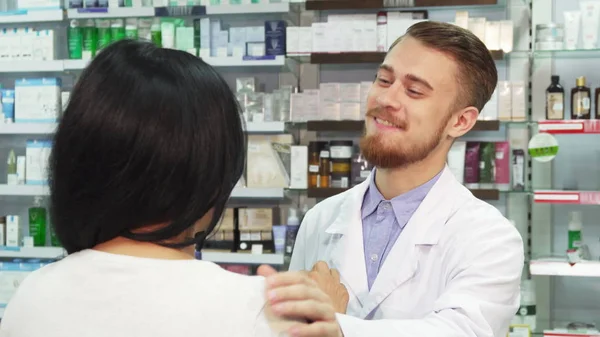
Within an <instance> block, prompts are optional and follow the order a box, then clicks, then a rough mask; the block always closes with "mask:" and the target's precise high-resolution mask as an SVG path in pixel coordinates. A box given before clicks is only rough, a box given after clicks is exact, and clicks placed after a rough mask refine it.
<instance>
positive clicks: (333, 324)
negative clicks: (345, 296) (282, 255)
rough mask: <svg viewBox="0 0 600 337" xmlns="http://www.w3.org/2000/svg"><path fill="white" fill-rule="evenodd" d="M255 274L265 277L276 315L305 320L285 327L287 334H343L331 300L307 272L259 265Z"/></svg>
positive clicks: (332, 336)
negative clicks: (286, 270)
mask: <svg viewBox="0 0 600 337" xmlns="http://www.w3.org/2000/svg"><path fill="white" fill-rule="evenodd" d="M258 275H261V276H264V277H266V284H267V299H268V301H269V304H270V306H271V311H272V312H273V313H274V314H275V315H277V316H281V317H286V318H289V319H300V320H303V321H305V322H306V323H297V324H293V325H292V326H291V327H290V328H289V329H288V333H289V335H290V336H292V337H342V336H343V335H342V331H341V329H340V326H339V325H338V323H337V320H336V317H335V313H336V310H335V308H334V305H333V302H332V300H331V299H330V298H329V296H327V295H326V294H325V293H324V292H323V291H322V290H321V289H320V288H319V286H318V285H317V282H315V281H314V280H313V279H311V277H310V276H309V273H308V272H284V273H278V272H277V271H276V270H275V269H273V268H271V267H269V266H260V268H259V269H258Z"/></svg>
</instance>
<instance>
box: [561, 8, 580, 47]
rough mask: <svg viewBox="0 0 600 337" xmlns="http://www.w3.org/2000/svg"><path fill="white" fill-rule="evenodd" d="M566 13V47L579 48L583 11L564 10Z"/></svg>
mask: <svg viewBox="0 0 600 337" xmlns="http://www.w3.org/2000/svg"><path fill="white" fill-rule="evenodd" d="M564 15H565V48H566V49H570V50H573V49H577V44H578V42H579V26H580V25H581V12H580V11H570V12H564Z"/></svg>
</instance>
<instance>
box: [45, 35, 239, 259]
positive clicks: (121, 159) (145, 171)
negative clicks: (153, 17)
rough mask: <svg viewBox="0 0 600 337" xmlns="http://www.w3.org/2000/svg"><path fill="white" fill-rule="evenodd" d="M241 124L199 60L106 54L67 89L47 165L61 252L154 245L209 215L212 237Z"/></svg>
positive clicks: (152, 52) (118, 48)
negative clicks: (122, 241) (114, 243)
mask: <svg viewBox="0 0 600 337" xmlns="http://www.w3.org/2000/svg"><path fill="white" fill-rule="evenodd" d="M242 123H243V122H242V119H241V114H240V108H239V104H238V102H237V100H236V97H235V95H234V93H233V92H232V91H231V89H230V88H229V87H228V85H227V83H226V82H225V81H224V80H223V79H222V77H221V76H219V74H218V73H217V72H216V71H215V70H214V69H213V68H212V67H211V66H209V65H208V64H206V63H205V62H203V61H202V60H201V59H199V58H197V57H195V56H193V55H190V54H188V53H186V52H182V51H177V50H171V49H163V48H159V47H157V46H155V45H153V44H151V43H150V42H141V41H130V40H124V41H120V42H116V43H114V44H112V45H110V46H108V47H106V48H105V49H104V50H103V51H101V52H100V53H99V54H98V55H97V56H96V58H95V59H94V60H93V61H92V62H91V63H90V65H89V66H88V67H87V68H86V69H85V70H84V71H83V73H82V75H81V77H80V79H79V81H78V82H77V84H76V85H75V87H74V88H73V91H72V93H71V96H70V100H69V104H68V106H67V108H66V110H65V112H64V116H63V118H62V120H61V121H60V123H59V125H58V129H57V132H56V135H55V139H54V145H53V149H52V154H51V156H50V163H49V180H50V182H49V183H50V194H51V195H50V213H51V221H52V224H53V226H54V229H55V231H56V235H57V237H58V239H59V240H60V242H61V243H62V245H63V247H64V248H65V249H66V250H67V252H68V253H73V252H77V251H80V250H83V249H88V248H92V247H94V246H95V245H97V244H100V243H103V242H106V241H108V240H111V239H113V238H115V237H118V236H125V237H129V238H132V239H134V240H138V241H146V242H155V243H159V244H163V243H164V242H165V240H168V239H172V238H174V237H177V236H178V235H180V234H182V233H184V231H186V230H187V229H189V228H190V227H191V226H193V225H194V223H195V222H197V221H198V220H200V219H201V218H202V217H203V216H204V215H205V214H207V213H208V212H209V211H210V210H211V209H212V208H214V215H213V218H212V223H211V227H210V228H209V230H212V229H213V228H214V225H215V224H216V223H217V222H218V220H219V219H220V217H221V214H222V212H223V209H224V207H225V204H226V202H227V200H228V198H229V195H230V194H231V191H232V190H233V188H234V186H235V184H236V182H237V181H238V180H239V178H240V177H241V175H242V172H243V168H244V162H245V156H246V136H245V134H244V132H243V125H242ZM164 223H166V224H167V225H166V226H164V227H160V228H159V229H157V230H155V231H152V232H148V233H146V232H143V233H140V232H139V231H135V230H136V229H139V228H141V227H145V226H148V225H156V224H164ZM134 231H135V233H133V232H134ZM192 243H193V242H188V243H186V244H183V243H181V245H190V244H192Z"/></svg>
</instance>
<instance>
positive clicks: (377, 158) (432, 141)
mask: <svg viewBox="0 0 600 337" xmlns="http://www.w3.org/2000/svg"><path fill="white" fill-rule="evenodd" d="M367 116H369V117H381V118H382V119H384V120H386V121H388V122H390V123H392V124H393V125H395V126H396V127H398V128H399V129H400V130H403V131H404V132H408V124H407V123H406V122H405V121H399V120H395V119H394V118H393V116H391V115H390V114H388V113H386V112H385V111H384V110H383V109H381V108H375V109H371V110H369V111H368V112H367ZM450 117H451V115H450V114H449V116H448V118H447V119H446V120H445V121H444V123H441V124H440V126H439V127H438V130H437V131H436V132H435V133H434V134H433V135H431V136H429V137H428V138H426V137H427V135H423V137H424V138H423V140H422V141H421V142H419V143H418V144H393V143H392V141H393V140H391V139H386V137H387V138H393V136H391V135H388V136H386V132H378V133H376V134H373V135H367V130H366V126H365V130H364V134H363V137H362V138H361V140H360V150H361V152H362V154H363V156H364V157H365V159H366V160H367V161H368V162H369V163H371V164H372V165H374V166H376V167H379V168H384V169H389V168H399V167H405V166H407V165H410V164H414V163H417V162H420V161H422V160H423V159H425V158H427V156H429V154H430V153H431V152H433V150H435V148H436V147H437V146H438V144H439V143H440V142H441V140H442V134H443V131H444V128H445V127H446V124H447V123H448V120H450ZM374 123H377V122H374ZM390 133H393V131H391V132H390Z"/></svg>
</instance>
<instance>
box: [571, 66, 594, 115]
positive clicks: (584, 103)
mask: <svg viewBox="0 0 600 337" xmlns="http://www.w3.org/2000/svg"><path fill="white" fill-rule="evenodd" d="M576 83H577V86H576V87H575V88H573V89H571V119H590V117H591V116H590V114H591V111H592V109H591V97H590V96H591V91H590V88H588V87H586V86H585V77H584V76H581V77H577V82H576Z"/></svg>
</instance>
